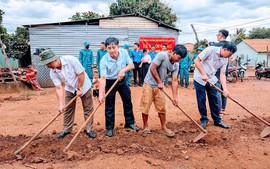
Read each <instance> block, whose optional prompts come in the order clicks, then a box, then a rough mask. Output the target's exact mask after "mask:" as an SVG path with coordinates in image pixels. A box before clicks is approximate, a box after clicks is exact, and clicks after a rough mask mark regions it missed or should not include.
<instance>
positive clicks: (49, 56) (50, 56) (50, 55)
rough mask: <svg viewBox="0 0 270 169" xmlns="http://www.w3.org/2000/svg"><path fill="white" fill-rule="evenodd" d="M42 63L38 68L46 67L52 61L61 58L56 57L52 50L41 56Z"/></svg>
mask: <svg viewBox="0 0 270 169" xmlns="http://www.w3.org/2000/svg"><path fill="white" fill-rule="evenodd" d="M39 57H40V62H39V64H38V66H44V65H46V64H48V63H50V62H52V61H55V60H57V59H59V58H60V57H61V56H59V55H55V54H54V52H53V51H52V50H50V49H47V50H44V51H43V52H42V53H41V54H39Z"/></svg>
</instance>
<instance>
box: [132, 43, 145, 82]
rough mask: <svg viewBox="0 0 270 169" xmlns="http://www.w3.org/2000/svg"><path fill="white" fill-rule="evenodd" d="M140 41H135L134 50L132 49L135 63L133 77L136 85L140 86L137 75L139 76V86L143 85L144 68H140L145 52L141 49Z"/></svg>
mask: <svg viewBox="0 0 270 169" xmlns="http://www.w3.org/2000/svg"><path fill="white" fill-rule="evenodd" d="M139 46H140V45H139V43H137V42H136V43H134V50H132V51H131V58H132V59H133V64H134V66H135V69H133V79H134V86H135V87H136V86H138V81H137V75H138V76H139V86H141V87H142V84H143V80H142V68H139V66H140V64H141V59H142V57H143V52H142V51H141V50H140V49H139Z"/></svg>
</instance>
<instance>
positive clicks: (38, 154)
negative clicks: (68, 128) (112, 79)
mask: <svg viewBox="0 0 270 169" xmlns="http://www.w3.org/2000/svg"><path fill="white" fill-rule="evenodd" d="M228 88H229V91H230V93H231V96H232V97H233V98H234V99H236V100H237V101H239V102H240V103H242V104H243V105H244V106H246V107H247V108H248V109H249V110H250V111H252V112H254V113H256V114H257V115H258V116H260V117H263V118H264V119H265V120H267V121H270V114H269V103H270V80H269V79H267V80H260V81H259V80H256V79H254V78H248V79H247V80H245V81H244V82H243V83H241V82H237V83H229V84H228ZM131 90H132V101H133V107H134V114H135V118H136V124H137V125H138V126H139V127H142V119H141V113H140V111H139V104H140V103H139V101H140V97H141V92H142V88H140V87H136V88H135V87H132V88H131ZM166 91H167V92H168V93H169V94H171V91H170V88H166ZM46 92H47V93H45V94H44V93H39V92H34V91H24V92H22V93H20V94H19V95H18V93H11V94H1V95H0V116H1V118H0V124H1V128H0V168H1V169H13V168H14V169H15V168H16V169H18V168H35V167H36V168H41V169H67V168H76V169H85V168H134V169H135V168H136V169H137V168H143V169H145V168H146V169H147V168H173V169H185V168H230V169H232V168H250V169H252V168H260V169H267V168H269V166H270V161H269V159H270V137H269V136H268V137H267V138H264V139H261V138H260V137H259V134H260V132H261V131H262V130H263V129H264V128H265V127H266V126H265V125H264V124H263V123H261V122H260V121H258V120H257V119H255V118H254V117H252V116H251V115H250V114H248V113H247V112H246V111H245V110H243V109H242V108H241V107H239V106H238V105H236V104H235V103H233V102H232V101H228V106H227V113H228V115H222V119H223V121H224V122H225V123H226V124H230V125H231V126H232V128H231V129H229V130H224V129H221V128H218V127H215V126H213V122H212V119H211V117H210V115H209V119H210V122H209V125H208V127H207V130H208V132H209V134H208V135H206V136H205V137H204V138H203V139H202V140H200V141H199V142H198V143H192V142H191V140H192V139H193V138H194V137H196V136H197V135H198V134H199V130H198V129H197V128H196V126H195V125H194V124H193V123H192V122H191V121H190V120H189V119H188V118H187V117H186V116H185V115H183V114H182V113H181V112H180V111H179V109H177V108H175V107H174V106H173V105H172V104H171V103H170V101H169V100H167V103H168V104H167V105H168V109H169V112H168V114H167V119H168V126H169V128H171V129H173V131H174V132H175V133H176V137H175V138H172V139H170V138H167V137H166V136H164V135H162V134H161V133H160V132H159V129H160V124H159V118H158V116H157V114H156V113H155V111H154V109H153V107H152V109H151V114H150V119H149V125H150V127H151V129H152V133H151V134H147V135H144V134H142V132H138V133H134V132H129V131H126V130H125V129H124V128H123V123H124V118H123V111H122V103H121V101H120V97H119V95H117V100H116V102H117V104H116V129H115V131H116V132H115V136H114V137H112V138H108V137H106V136H105V129H104V126H105V117H104V105H103V106H102V108H100V110H98V111H97V113H96V115H95V125H94V130H95V132H96V133H97V134H98V136H97V138H96V139H93V140H92V139H89V138H87V136H86V135H85V134H83V133H81V134H80V135H79V137H78V139H77V140H76V141H75V142H74V144H73V145H72V146H71V148H70V150H71V153H69V155H66V154H64V153H63V152H62V150H63V149H64V147H65V146H66V145H67V144H68V143H69V141H70V140H71V138H72V136H74V134H75V132H76V131H77V130H78V129H79V128H80V126H81V125H82V123H83V113H82V106H81V103H80V100H79V99H78V100H77V111H76V117H75V123H76V125H75V127H74V131H73V133H72V134H71V135H69V136H67V137H66V138H65V139H63V140H59V139H57V138H56V136H57V134H58V133H59V132H60V131H61V126H62V116H60V117H59V118H58V119H57V120H56V121H55V122H54V123H52V125H50V126H49V127H48V128H47V129H46V130H45V131H44V132H43V133H42V134H41V135H40V137H38V139H37V140H35V141H33V142H32V143H31V144H30V146H28V147H27V148H26V149H25V150H24V151H22V153H21V156H22V159H20V160H19V159H17V158H16V157H15V156H14V155H13V152H14V151H15V150H16V149H17V148H19V147H20V146H22V145H23V144H24V143H25V142H26V141H28V140H29V139H30V138H31V137H32V136H33V135H34V134H35V133H36V132H37V131H38V130H39V129H41V128H42V127H43V126H44V125H45V124H46V123H47V122H48V121H49V120H50V119H51V118H52V117H53V116H54V115H55V114H56V113H57V101H56V96H55V94H54V90H53V89H46ZM179 94H180V95H179V105H180V107H181V108H182V109H184V110H185V111H186V112H187V113H189V114H190V115H191V116H192V117H193V118H194V119H195V120H196V121H198V122H199V118H200V117H199V113H198V110H197V103H196V98H195V90H194V89H192V86H191V88H189V89H186V88H179ZM97 104H98V103H97V102H95V105H97ZM208 114H209V113H208Z"/></svg>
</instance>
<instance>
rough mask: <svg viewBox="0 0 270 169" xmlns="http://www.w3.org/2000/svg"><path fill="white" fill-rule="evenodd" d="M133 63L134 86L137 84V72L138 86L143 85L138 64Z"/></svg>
mask: <svg viewBox="0 0 270 169" xmlns="http://www.w3.org/2000/svg"><path fill="white" fill-rule="evenodd" d="M133 63H134V67H135V68H134V69H133V79H134V84H138V82H137V72H138V75H139V85H142V84H143V80H142V68H139V66H140V64H141V62H140V63H136V62H133Z"/></svg>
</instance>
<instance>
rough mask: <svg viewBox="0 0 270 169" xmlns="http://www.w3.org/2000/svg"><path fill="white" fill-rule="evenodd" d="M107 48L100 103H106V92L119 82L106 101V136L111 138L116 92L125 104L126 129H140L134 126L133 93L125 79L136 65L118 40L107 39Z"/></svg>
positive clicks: (102, 72) (101, 71)
mask: <svg viewBox="0 0 270 169" xmlns="http://www.w3.org/2000/svg"><path fill="white" fill-rule="evenodd" d="M105 46H106V48H107V50H108V53H107V54H106V55H104V56H103V58H102V59H101V61H100V74H101V79H100V86H99V101H100V103H103V102H104V95H105V92H107V91H108V90H109V89H110V88H111V86H112V85H113V84H114V82H115V81H116V80H117V79H118V80H119V82H118V83H117V84H116V86H115V87H114V88H113V89H112V91H111V92H110V93H109V94H108V96H107V97H106V100H105V117H106V135H107V136H109V137H112V136H113V129H114V123H115V95H116V92H118V93H119V94H120V96H121V99H122V102H123V106H124V116H125V128H130V129H132V130H134V131H139V128H138V127H136V126H135V125H134V123H135V120H134V115H133V108H132V102H131V92H130V88H129V87H128V86H127V85H126V79H125V72H127V71H129V70H131V69H134V64H133V63H132V60H131V58H130V57H129V55H128V53H127V51H126V50H125V49H123V48H119V41H118V39H116V38H114V37H109V38H107V39H106V41H105Z"/></svg>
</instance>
